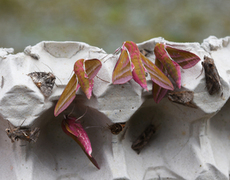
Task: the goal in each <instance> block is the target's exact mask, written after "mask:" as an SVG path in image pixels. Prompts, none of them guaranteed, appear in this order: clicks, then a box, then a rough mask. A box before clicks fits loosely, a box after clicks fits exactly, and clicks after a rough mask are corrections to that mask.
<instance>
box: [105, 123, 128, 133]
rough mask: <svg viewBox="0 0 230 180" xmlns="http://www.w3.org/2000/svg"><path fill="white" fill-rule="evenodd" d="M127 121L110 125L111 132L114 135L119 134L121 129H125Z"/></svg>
mask: <svg viewBox="0 0 230 180" xmlns="http://www.w3.org/2000/svg"><path fill="white" fill-rule="evenodd" d="M125 124H126V123H114V124H112V125H110V126H109V127H108V128H109V129H110V131H111V133H112V134H114V135H117V134H119V133H120V132H121V131H123V129H124V127H125Z"/></svg>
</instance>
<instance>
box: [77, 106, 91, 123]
mask: <svg viewBox="0 0 230 180" xmlns="http://www.w3.org/2000/svg"><path fill="white" fill-rule="evenodd" d="M87 111H88V106H86V110H85V113H84V114H83V115H81V116H80V117H79V118H77V119H76V120H75V122H76V121H78V120H79V119H81V118H83V117H84V116H85V114H86V113H87Z"/></svg>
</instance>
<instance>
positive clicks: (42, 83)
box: [28, 72, 56, 97]
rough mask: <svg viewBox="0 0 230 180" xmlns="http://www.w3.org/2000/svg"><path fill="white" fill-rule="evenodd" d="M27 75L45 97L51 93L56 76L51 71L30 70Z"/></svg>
mask: <svg viewBox="0 0 230 180" xmlns="http://www.w3.org/2000/svg"><path fill="white" fill-rule="evenodd" d="M28 76H30V77H31V79H32V80H33V82H34V84H36V86H37V87H38V88H39V89H40V90H41V92H42V94H43V95H44V96H45V97H48V96H50V95H51V93H52V89H53V86H54V83H55V80H56V77H55V76H54V75H53V73H51V72H49V73H46V72H32V73H29V74H28Z"/></svg>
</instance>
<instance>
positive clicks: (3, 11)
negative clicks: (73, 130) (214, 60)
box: [0, 0, 230, 53]
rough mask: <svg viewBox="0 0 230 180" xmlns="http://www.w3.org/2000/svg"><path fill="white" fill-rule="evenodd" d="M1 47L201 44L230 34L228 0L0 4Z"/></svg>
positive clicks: (12, 0) (22, 0) (19, 0)
mask: <svg viewBox="0 0 230 180" xmlns="http://www.w3.org/2000/svg"><path fill="white" fill-rule="evenodd" d="M0 23H1V25H0V47H5V48H7V47H13V48H14V49H15V52H20V51H23V49H24V48H25V47H26V46H28V45H35V44H36V43H38V42H40V41H42V40H55V41H67V40H73V41H83V42H86V43H88V44H90V45H94V46H97V47H100V48H103V49H104V50H105V51H107V52H108V53H112V52H113V51H114V50H115V49H116V48H117V47H118V46H120V45H121V44H122V42H123V41H127V40H131V41H134V42H136V43H139V42H142V41H145V40H148V39H150V38H154V37H158V36H162V37H164V38H165V39H167V40H169V41H177V42H194V41H197V42H202V40H203V39H205V38H207V37H208V36H210V35H214V36H217V37H218V38H221V37H225V36H228V35H230V31H229V30H230V1H229V0H218V1H217V0H152V1H151V0H133V1H127V0H113V1H111V0H107V1H105V0H91V1H90V0H84V1H83V0H81V1H80V0H39V1H31V0H0Z"/></svg>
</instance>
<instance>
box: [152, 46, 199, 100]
mask: <svg viewBox="0 0 230 180" xmlns="http://www.w3.org/2000/svg"><path fill="white" fill-rule="evenodd" d="M154 53H155V56H156V60H155V64H156V66H157V67H159V68H160V69H162V70H163V69H164V70H165V74H166V75H170V77H171V78H172V79H173V80H174V82H175V83H176V85H177V87H178V88H179V89H180V88H181V71H180V67H182V68H183V69H188V68H191V67H193V66H195V65H196V64H197V63H198V62H199V61H200V58H199V57H198V56H197V55H195V54H194V53H191V52H189V51H185V50H181V49H177V48H173V47H171V46H169V45H166V44H164V43H157V44H156V46H155V48H154ZM167 91H168V90H167V89H165V88H163V87H160V86H159V85H158V84H153V98H154V100H155V102H157V103H159V102H160V101H161V99H162V98H163V97H164V96H165V94H166V93H167Z"/></svg>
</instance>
